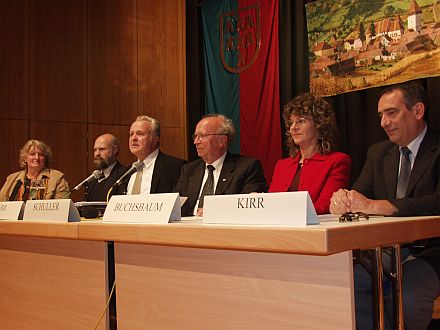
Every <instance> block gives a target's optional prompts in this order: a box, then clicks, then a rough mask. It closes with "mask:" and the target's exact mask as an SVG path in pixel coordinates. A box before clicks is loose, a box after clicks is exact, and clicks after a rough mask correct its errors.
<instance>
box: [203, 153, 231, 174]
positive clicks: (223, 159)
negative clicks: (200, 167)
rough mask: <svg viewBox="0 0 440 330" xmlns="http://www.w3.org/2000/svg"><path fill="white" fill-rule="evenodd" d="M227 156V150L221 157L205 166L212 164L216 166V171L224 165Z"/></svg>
mask: <svg viewBox="0 0 440 330" xmlns="http://www.w3.org/2000/svg"><path fill="white" fill-rule="evenodd" d="M225 158H226V152H225V153H224V154H223V155H221V156H220V158H217V159H216V160H215V161H214V162H212V164H208V163H206V164H205V167H206V166H207V165H212V166H214V168H215V171H218V170H219V169H220V168H221V167H222V166H223V162H224V161H225Z"/></svg>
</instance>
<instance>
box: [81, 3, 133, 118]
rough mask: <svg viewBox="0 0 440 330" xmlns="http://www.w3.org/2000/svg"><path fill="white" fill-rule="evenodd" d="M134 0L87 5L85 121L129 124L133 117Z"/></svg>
mask: <svg viewBox="0 0 440 330" xmlns="http://www.w3.org/2000/svg"><path fill="white" fill-rule="evenodd" d="M136 3H137V1H136V0H126V1H120V0H94V1H89V2H88V38H87V40H88V122H89V123H99V124H119V125H130V124H131V123H132V121H133V120H134V118H135V117H136V115H137V79H138V77H137V24H136V20H137V12H136V10H137V8H136Z"/></svg>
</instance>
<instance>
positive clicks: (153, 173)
mask: <svg viewBox="0 0 440 330" xmlns="http://www.w3.org/2000/svg"><path fill="white" fill-rule="evenodd" d="M128 145H129V148H130V152H131V153H132V154H133V155H135V156H136V157H137V159H138V161H141V162H143V166H142V169H141V170H140V171H138V172H137V173H134V174H132V175H131V177H130V181H129V182H128V187H127V193H128V194H132V195H136V194H157V193H169V192H172V191H173V189H174V187H175V186H176V184H177V180H178V179H179V173H180V168H181V166H182V165H183V164H184V163H185V161H184V160H183V159H179V158H176V157H173V156H170V155H167V154H164V153H163V152H161V151H160V150H159V146H160V125H159V122H158V121H157V120H156V119H154V118H151V117H149V116H138V117H137V118H136V120H135V121H134V122H133V124H131V127H130V137H129V142H128Z"/></svg>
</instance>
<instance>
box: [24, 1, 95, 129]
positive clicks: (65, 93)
mask: <svg viewBox="0 0 440 330" xmlns="http://www.w3.org/2000/svg"><path fill="white" fill-rule="evenodd" d="M86 10H87V0H75V1H73V0H72V1H59V0H30V33H31V35H30V109H31V111H30V116H31V118H32V119H40V120H60V121H73V122H78V121H81V122H84V121H85V120H86V114H87V108H86V106H87V102H86V100H87V97H86V95H87V94H86V93H87V81H86V79H87V75H86V73H87V52H86V47H87V42H86V38H87V19H86V18H87V12H86Z"/></svg>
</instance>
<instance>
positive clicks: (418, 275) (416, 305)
mask: <svg viewBox="0 0 440 330" xmlns="http://www.w3.org/2000/svg"><path fill="white" fill-rule="evenodd" d="M427 99H428V98H427V94H426V91H425V90H424V88H423V87H422V86H421V85H419V84H417V83H407V84H401V85H395V86H391V87H389V88H387V89H386V90H384V91H383V93H382V94H381V97H380V99H379V103H378V113H379V117H380V124H381V126H382V128H383V129H384V130H385V132H386V133H387V135H388V138H389V141H383V142H380V143H378V144H375V145H373V146H371V147H370V149H369V150H368V155H367V160H366V162H365V165H364V168H363V169H362V172H361V174H360V176H359V178H358V179H357V181H356V182H355V184H354V185H353V188H352V190H345V189H341V190H338V191H337V192H335V193H334V194H333V197H332V199H331V205H330V211H331V212H332V213H334V214H342V213H345V212H363V213H368V214H378V215H389V216H391V215H395V216H411V215H439V214H440V149H439V141H440V139H439V136H438V135H436V134H434V133H433V132H432V131H431V130H430V129H429V128H428V127H427V124H426V120H425V118H427V113H428V110H429V107H428V101H427ZM438 251H440V244H439V240H438V239H432V240H426V241H424V242H418V243H417V244H410V248H409V249H403V250H402V255H404V256H405V257H408V254H409V253H411V255H410V258H409V259H407V260H406V261H405V262H404V263H403V265H402V270H403V308H404V315H405V320H404V324H405V329H406V330H408V329H414V330H421V329H427V327H428V325H429V323H430V321H431V316H432V310H433V302H434V300H435V299H436V297H438V296H439V295H440V282H439V274H440V258H439V252H438ZM384 259H386V258H384ZM370 284H371V283H369V275H367V274H366V272H365V270H364V269H363V268H362V267H361V266H359V265H356V266H355V289H356V294H355V298H356V325H357V328H358V329H360V330H362V329H371V328H372V308H371V305H369V304H368V302H369V301H371V296H370V293H371V291H370V290H371V285H370ZM385 294H386V293H385ZM390 294H391V292H389V295H390ZM385 298H386V299H389V296H388V297H387V296H386V297H385ZM388 320H392V315H388Z"/></svg>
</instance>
